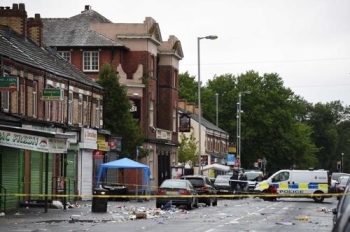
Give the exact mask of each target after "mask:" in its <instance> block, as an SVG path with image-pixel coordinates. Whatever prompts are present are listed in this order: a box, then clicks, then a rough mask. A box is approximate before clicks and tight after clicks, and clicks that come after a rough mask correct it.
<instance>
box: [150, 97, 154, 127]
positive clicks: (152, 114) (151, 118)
mask: <svg viewBox="0 0 350 232" xmlns="http://www.w3.org/2000/svg"><path fill="white" fill-rule="evenodd" d="M153 117H154V101H153V100H150V102H149V125H150V126H154V122H153Z"/></svg>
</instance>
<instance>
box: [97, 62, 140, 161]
mask: <svg viewBox="0 0 350 232" xmlns="http://www.w3.org/2000/svg"><path fill="white" fill-rule="evenodd" d="M97 83H98V84H100V85H101V86H102V87H103V88H104V105H103V111H104V128H106V129H108V130H110V131H111V133H112V134H113V135H118V136H121V137H122V151H121V152H120V154H119V157H128V158H135V157H136V147H137V146H140V145H141V144H142V141H143V138H144V137H143V135H142V130H141V127H140V125H139V124H138V123H137V122H136V121H135V120H134V119H133V118H132V115H131V113H130V108H131V104H130V101H129V98H128V96H127V94H126V90H125V87H124V86H122V85H120V83H119V77H118V75H117V74H116V72H115V67H114V66H113V65H111V64H104V65H103V67H102V68H101V71H100V73H99V78H98V80H97Z"/></svg>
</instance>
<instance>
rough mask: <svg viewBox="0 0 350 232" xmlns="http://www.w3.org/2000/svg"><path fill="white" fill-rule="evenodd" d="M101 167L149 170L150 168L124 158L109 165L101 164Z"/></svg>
mask: <svg viewBox="0 0 350 232" xmlns="http://www.w3.org/2000/svg"><path fill="white" fill-rule="evenodd" d="M100 167H104V168H146V169H149V166H147V165H145V164H141V163H138V162H136V161H133V160H131V159H128V158H122V159H119V160H114V161H111V162H108V163H104V164H101V166H100Z"/></svg>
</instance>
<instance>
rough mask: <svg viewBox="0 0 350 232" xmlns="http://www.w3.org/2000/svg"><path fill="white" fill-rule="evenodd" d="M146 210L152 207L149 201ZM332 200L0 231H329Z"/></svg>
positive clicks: (21, 225) (235, 202)
mask: <svg viewBox="0 0 350 232" xmlns="http://www.w3.org/2000/svg"><path fill="white" fill-rule="evenodd" d="M148 204H149V207H155V201H150V202H149V203H148ZM336 204H337V200H336V198H328V199H325V201H324V203H315V202H314V201H313V200H312V199H287V198H285V199H279V200H277V201H273V202H270V201H263V200H261V199H258V198H246V199H220V200H219V203H218V206H217V207H213V206H212V207H205V206H204V205H203V206H202V205H201V206H200V207H199V208H195V209H193V210H190V211H187V210H171V211H167V212H162V213H161V214H157V213H156V214H155V215H154V216H153V217H152V218H147V219H135V220H126V221H118V220H106V221H103V220H101V221H93V222H89V221H78V222H74V223H70V222H69V221H67V220H64V221H57V222H55V221H45V220H38V221H36V222H35V221H34V222H33V221H32V222H26V221H20V222H15V223H9V224H7V225H5V224H1V220H2V219H0V231H16V232H29V231H30V232H35V231H36V232H38V231H48V232H50V231H55V232H56V231H57V232H75V231H96V232H104V231H123V232H139V231H145V232H146V231H152V232H179V231H186V232H224V231H245V232H248V231H249V232H253V231H269V232H273V231H298V232H303V231H305V232H306V231H307V232H309V231H318V232H320V231H331V230H332V227H333V224H332V215H333V214H332V212H331V209H332V208H334V207H335V206H336Z"/></svg>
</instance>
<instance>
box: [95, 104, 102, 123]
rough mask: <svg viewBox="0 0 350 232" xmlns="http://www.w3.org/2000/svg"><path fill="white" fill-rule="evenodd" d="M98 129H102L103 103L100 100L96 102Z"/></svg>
mask: <svg viewBox="0 0 350 232" xmlns="http://www.w3.org/2000/svg"><path fill="white" fill-rule="evenodd" d="M95 114H96V122H95V124H96V127H97V128H99V127H100V114H101V102H100V99H97V101H96V112H95Z"/></svg>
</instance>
